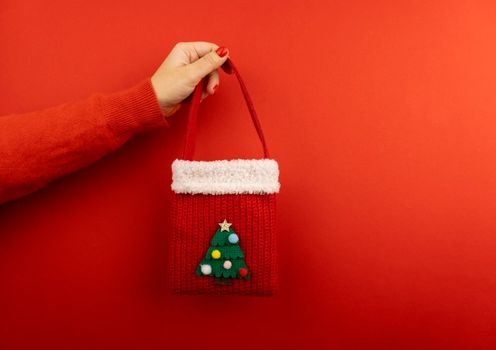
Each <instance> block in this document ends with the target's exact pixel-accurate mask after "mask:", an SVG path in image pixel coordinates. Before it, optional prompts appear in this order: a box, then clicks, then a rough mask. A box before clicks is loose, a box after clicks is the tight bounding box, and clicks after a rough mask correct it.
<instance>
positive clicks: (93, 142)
mask: <svg viewBox="0 0 496 350" xmlns="http://www.w3.org/2000/svg"><path fill="white" fill-rule="evenodd" d="M166 125H167V123H166V122H165V120H164V118H163V116H162V112H161V111H160V106H159V103H158V101H157V98H156V97H155V92H154V90H153V86H152V85H151V82H150V78H147V79H146V80H143V81H142V82H140V83H139V84H137V85H136V86H134V87H132V88H130V89H127V90H125V91H121V92H116V93H112V94H95V95H92V96H90V97H89V98H87V99H85V100H81V101H76V102H69V103H65V104H63V105H60V106H57V107H51V108H48V109H45V110H41V111H36V112H31V113H25V114H13V115H7V116H3V117H0V204H1V203H3V202H7V201H9V200H12V199H15V198H18V197H21V196H23V195H26V194H28V193H31V192H33V191H35V190H37V189H40V188H42V187H43V186H45V185H46V184H48V183H49V182H50V181H52V180H54V179H56V178H59V177H61V176H63V175H66V174H69V173H72V172H74V171H76V170H78V169H81V168H83V167H85V166H87V165H89V164H91V163H93V162H95V161H96V160H98V159H100V158H101V157H103V156H104V155H106V154H108V153H110V152H111V151H113V150H115V149H116V148H118V147H119V146H121V145H122V144H124V143H125V142H126V141H127V140H129V139H130V138H131V137H132V136H134V135H136V134H138V133H141V132H145V131H148V130H152V129H155V128H159V127H162V126H166Z"/></svg>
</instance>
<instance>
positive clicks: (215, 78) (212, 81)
mask: <svg viewBox="0 0 496 350" xmlns="http://www.w3.org/2000/svg"><path fill="white" fill-rule="evenodd" d="M219 82H220V79H219V72H218V71H217V69H216V70H214V71H213V72H212V73H210V74H209V75H208V82H207V86H206V90H207V92H208V93H209V94H210V95H213V94H215V92H216V91H217V89H218V88H219Z"/></svg>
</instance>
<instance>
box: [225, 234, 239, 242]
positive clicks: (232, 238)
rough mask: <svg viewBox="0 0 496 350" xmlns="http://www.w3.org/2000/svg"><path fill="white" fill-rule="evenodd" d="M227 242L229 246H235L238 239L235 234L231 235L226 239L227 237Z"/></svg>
mask: <svg viewBox="0 0 496 350" xmlns="http://www.w3.org/2000/svg"><path fill="white" fill-rule="evenodd" d="M227 240H228V241H229V243H231V244H236V243H238V242H239V237H238V235H237V234H235V233H231V234H230V235H229V236H228V237H227Z"/></svg>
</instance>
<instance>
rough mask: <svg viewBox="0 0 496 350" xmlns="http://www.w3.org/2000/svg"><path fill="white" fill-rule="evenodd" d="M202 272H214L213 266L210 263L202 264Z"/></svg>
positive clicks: (206, 273) (205, 273)
mask: <svg viewBox="0 0 496 350" xmlns="http://www.w3.org/2000/svg"><path fill="white" fill-rule="evenodd" d="M200 270H201V273H203V274H204V275H210V274H211V273H212V266H210V265H208V264H205V265H201V268H200Z"/></svg>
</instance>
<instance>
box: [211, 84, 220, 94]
mask: <svg viewBox="0 0 496 350" xmlns="http://www.w3.org/2000/svg"><path fill="white" fill-rule="evenodd" d="M218 88H219V85H215V86H214V87H213V88H212V89H213V90H214V94H215V93H216V92H217V89H218Z"/></svg>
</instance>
